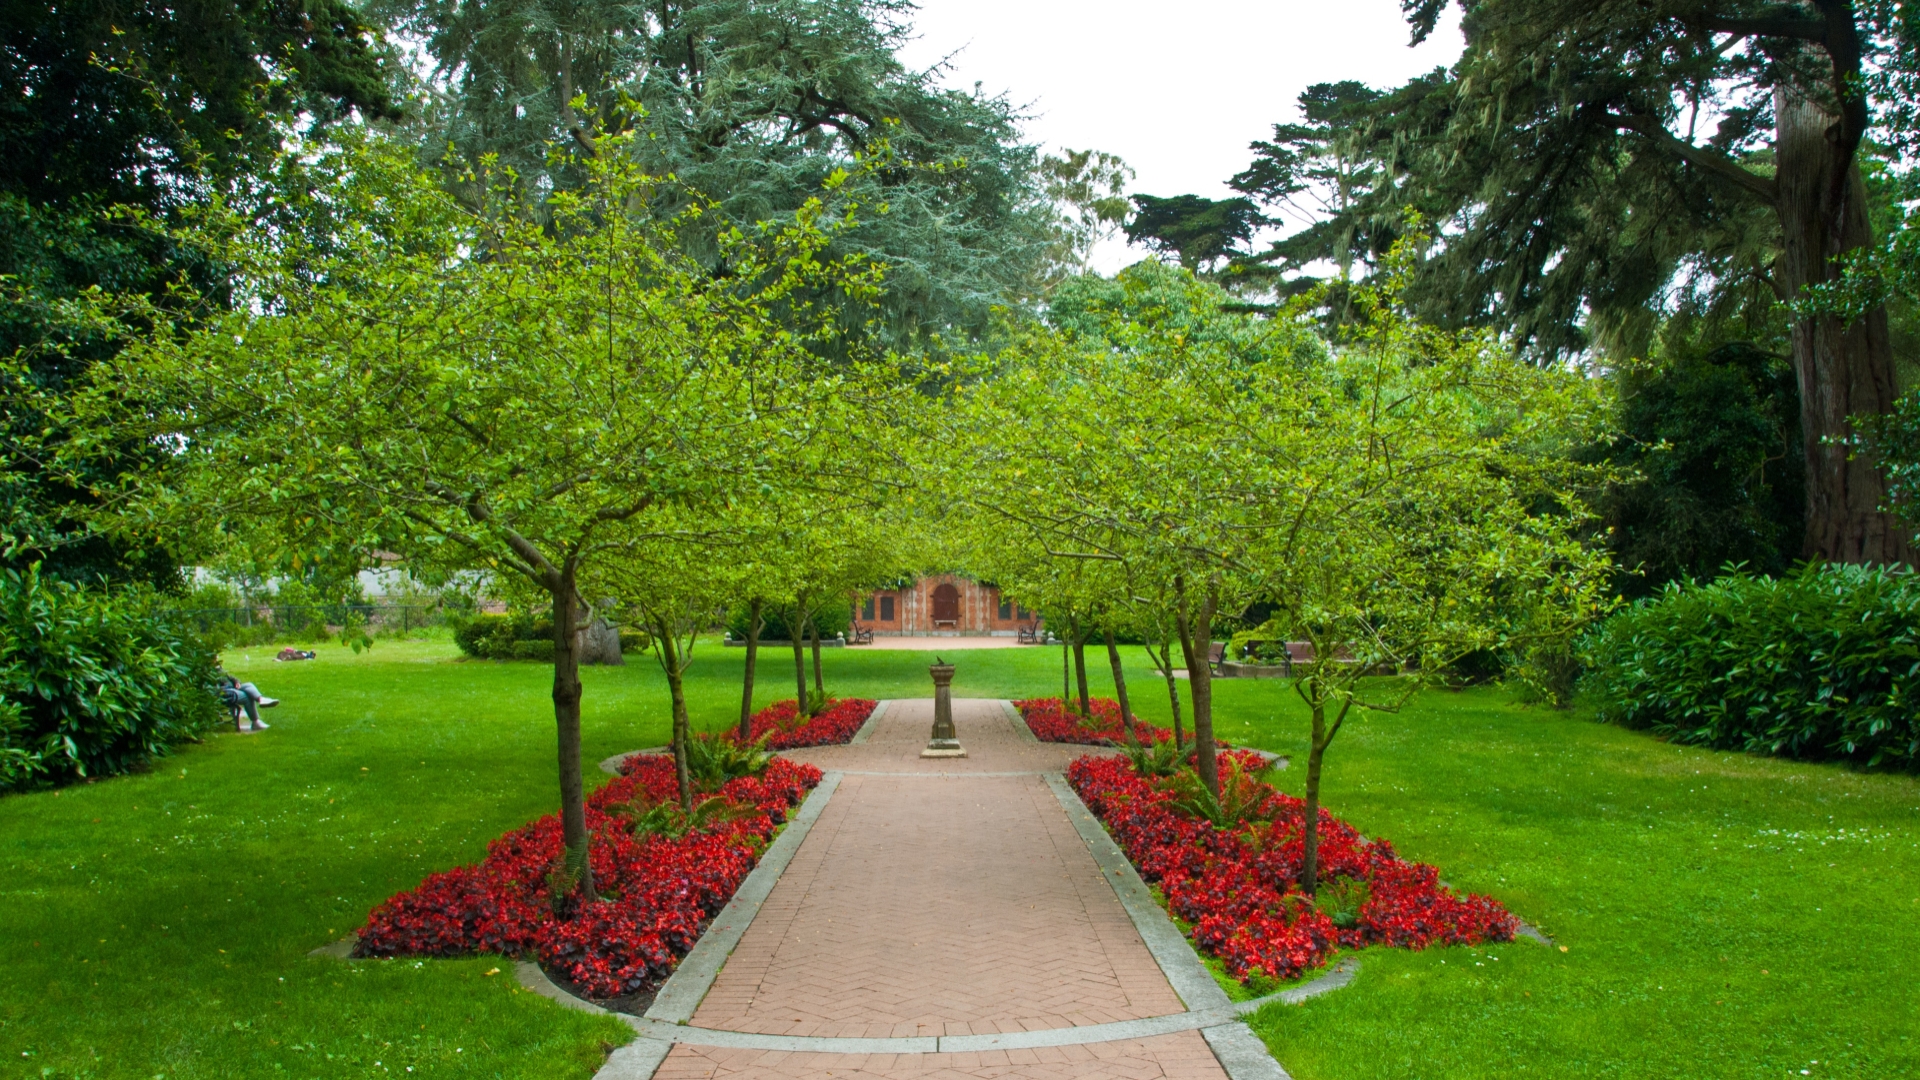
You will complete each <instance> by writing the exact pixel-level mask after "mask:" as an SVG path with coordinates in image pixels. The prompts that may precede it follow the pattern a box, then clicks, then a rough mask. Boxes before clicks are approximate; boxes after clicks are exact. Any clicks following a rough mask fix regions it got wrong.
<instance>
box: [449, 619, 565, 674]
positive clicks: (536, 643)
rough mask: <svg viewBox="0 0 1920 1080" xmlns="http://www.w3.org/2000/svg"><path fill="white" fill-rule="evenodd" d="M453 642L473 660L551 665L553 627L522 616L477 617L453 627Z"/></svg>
mask: <svg viewBox="0 0 1920 1080" xmlns="http://www.w3.org/2000/svg"><path fill="white" fill-rule="evenodd" d="M453 642H454V644H456V645H458V646H460V651H461V652H463V653H465V654H467V655H468V656H471V657H473V658H474V659H476V660H541V661H545V662H546V663H549V664H551V663H553V623H552V621H551V620H547V619H536V618H534V617H533V616H531V615H527V614H524V613H514V614H511V615H492V614H479V615H471V616H467V617H465V618H463V619H460V620H459V621H457V622H456V623H455V624H454V628H453Z"/></svg>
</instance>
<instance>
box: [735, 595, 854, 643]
mask: <svg viewBox="0 0 1920 1080" xmlns="http://www.w3.org/2000/svg"><path fill="white" fill-rule="evenodd" d="M760 618H761V619H762V620H763V621H764V622H765V623H766V625H765V626H763V627H761V629H760V640H761V641H792V640H793V630H792V629H791V627H792V625H793V611H792V610H791V609H782V608H777V607H767V608H764V609H762V611H761V612H760ZM809 625H811V626H815V627H818V628H819V630H820V640H821V641H826V640H828V639H829V638H833V637H835V636H838V635H840V634H844V633H846V632H847V628H848V627H850V626H852V625H853V604H852V603H850V602H849V603H842V604H828V605H826V607H825V608H824V609H823V610H820V611H816V612H814V614H813V618H812V619H811V620H810V621H809V622H807V623H802V624H801V633H803V634H804V633H806V628H807V626H809ZM727 633H728V634H729V635H731V636H732V638H733V639H734V640H735V641H745V640H746V639H747V609H746V608H744V607H742V608H736V609H735V610H733V611H732V612H730V613H728V615H727Z"/></svg>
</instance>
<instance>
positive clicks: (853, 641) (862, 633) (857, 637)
mask: <svg viewBox="0 0 1920 1080" xmlns="http://www.w3.org/2000/svg"><path fill="white" fill-rule="evenodd" d="M847 644H849V645H871V644H873V630H872V629H871V628H869V627H865V626H861V625H860V624H859V623H858V622H853V623H850V624H849V625H848V627H847Z"/></svg>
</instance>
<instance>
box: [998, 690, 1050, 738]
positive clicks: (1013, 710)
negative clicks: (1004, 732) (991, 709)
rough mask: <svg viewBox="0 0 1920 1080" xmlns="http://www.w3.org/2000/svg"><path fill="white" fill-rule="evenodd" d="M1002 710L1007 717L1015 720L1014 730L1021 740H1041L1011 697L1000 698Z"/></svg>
mask: <svg viewBox="0 0 1920 1080" xmlns="http://www.w3.org/2000/svg"><path fill="white" fill-rule="evenodd" d="M1000 710H1001V711H1002V712H1004V713H1006V714H1007V719H1009V720H1011V721H1013V730H1014V732H1015V733H1016V734H1018V735H1019V736H1020V741H1022V742H1030V743H1038V742H1039V741H1040V737H1039V736H1038V735H1035V734H1034V733H1033V729H1032V728H1030V727H1028V726H1027V718H1026V717H1024V716H1021V715H1020V710H1019V709H1018V708H1017V707H1015V705H1014V704H1013V700H1012V699H1011V698H1001V699H1000Z"/></svg>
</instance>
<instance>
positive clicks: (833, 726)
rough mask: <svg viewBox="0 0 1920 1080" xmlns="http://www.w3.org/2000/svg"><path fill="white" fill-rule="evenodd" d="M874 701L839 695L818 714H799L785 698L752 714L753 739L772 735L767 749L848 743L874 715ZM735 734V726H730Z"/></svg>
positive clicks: (757, 739) (791, 748)
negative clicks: (838, 697) (807, 715)
mask: <svg viewBox="0 0 1920 1080" xmlns="http://www.w3.org/2000/svg"><path fill="white" fill-rule="evenodd" d="M879 704H880V703H879V702H877V701H869V700H867V699H866V698H841V699H840V700H838V701H836V702H834V703H833V704H832V705H829V706H828V707H827V708H826V710H825V711H824V712H822V713H821V714H820V715H819V716H813V717H802V716H800V715H799V712H800V709H799V706H798V704H797V703H796V702H795V701H794V700H793V699H792V698H788V699H787V700H785V701H776V702H774V703H773V704H771V705H769V706H767V707H766V708H764V709H761V710H760V711H759V712H757V713H754V714H753V720H752V724H753V739H752V741H754V742H758V741H759V739H760V736H762V735H765V734H767V733H769V732H771V733H772V734H773V738H771V739H768V740H767V748H768V749H770V750H798V749H799V748H801V747H803V746H839V745H840V744H842V743H846V742H850V741H852V739H853V736H854V734H855V733H856V732H858V731H859V730H860V725H862V724H864V723H866V722H867V717H869V716H872V715H873V710H874V707H875V706H877V705H879ZM733 730H734V734H735V737H736V738H737V737H738V734H739V731H738V729H737V728H736V729H733Z"/></svg>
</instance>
